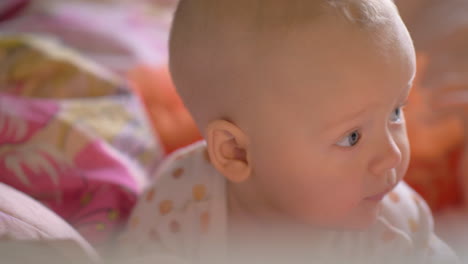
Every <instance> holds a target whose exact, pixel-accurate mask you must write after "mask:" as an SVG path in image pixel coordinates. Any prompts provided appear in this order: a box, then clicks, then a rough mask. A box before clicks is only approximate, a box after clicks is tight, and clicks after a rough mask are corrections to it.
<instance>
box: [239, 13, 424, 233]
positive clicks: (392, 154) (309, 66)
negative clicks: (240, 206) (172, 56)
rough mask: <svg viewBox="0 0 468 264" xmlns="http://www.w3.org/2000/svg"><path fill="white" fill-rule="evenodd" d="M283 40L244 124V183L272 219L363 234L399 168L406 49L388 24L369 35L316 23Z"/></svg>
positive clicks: (408, 75) (402, 31) (406, 41)
mask: <svg viewBox="0 0 468 264" xmlns="http://www.w3.org/2000/svg"><path fill="white" fill-rule="evenodd" d="M308 30H309V34H307V31H308ZM310 36H315V37H310ZM291 38H292V39H293V41H292V42H288V46H285V47H284V50H283V52H279V53H278V54H276V55H275V56H274V61H271V63H269V65H270V66H267V69H266V70H267V71H269V74H265V75H264V76H268V77H269V78H271V80H269V82H270V83H271V85H272V87H273V88H271V90H272V91H273V92H272V93H271V94H265V95H264V97H263V100H262V103H260V104H259V105H258V109H257V110H258V111H257V114H256V115H255V116H253V117H252V119H251V120H250V122H249V131H248V133H249V136H250V137H251V160H252V164H253V171H254V172H253V177H252V180H251V181H252V184H255V186H256V188H257V190H258V193H259V194H262V195H264V197H265V200H266V201H268V202H267V203H268V206H270V207H271V208H273V209H274V210H276V211H277V213H278V214H280V215H287V216H290V217H292V218H294V219H295V220H298V221H300V222H303V223H305V224H311V225H315V226H322V227H331V228H365V227H367V226H369V225H370V224H371V223H372V222H373V221H374V220H375V218H376V215H377V214H378V211H379V204H380V202H381V200H382V199H383V197H384V195H385V194H387V193H388V192H390V191H391V190H392V189H393V188H394V187H395V185H396V184H397V183H398V182H399V181H400V180H401V179H402V178H403V176H404V174H405V172H406V170H407V166H408V162H409V144H408V140H407V134H406V125H405V117H404V113H403V109H402V107H403V106H404V105H405V102H406V100H407V96H408V93H409V90H410V87H411V82H412V79H413V76H414V72H415V59H414V50H413V46H412V42H411V40H410V37H409V35H408V33H407V31H406V28H405V27H404V25H403V24H402V22H401V21H400V20H399V19H398V18H397V17H395V21H393V22H391V23H390V25H387V26H382V27H380V28H379V29H375V30H374V31H366V30H363V29H359V28H357V27H356V26H353V25H348V24H343V25H340V26H338V27H333V28H331V27H325V26H318V27H314V28H310V29H305V30H304V32H301V33H300V34H297V35H295V36H293V37H291ZM311 47H316V48H313V49H312V48H311Z"/></svg>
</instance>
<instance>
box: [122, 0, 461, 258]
mask: <svg viewBox="0 0 468 264" xmlns="http://www.w3.org/2000/svg"><path fill="white" fill-rule="evenodd" d="M170 68H171V72H172V75H173V78H174V82H175V84H176V87H177V89H178V91H179V93H180V95H181V97H182V99H183V101H184V103H185V104H186V106H187V108H188V109H189V110H190V112H191V113H192V115H193V117H194V119H195V121H196V122H197V125H198V126H199V128H200V130H201V131H202V132H203V136H204V138H205V141H204V142H200V143H196V144H195V145H192V146H189V147H187V148H185V149H182V150H180V151H178V152H176V153H174V155H172V156H171V157H170V158H169V159H168V160H167V161H166V163H165V164H164V165H163V166H162V167H161V168H160V170H159V172H158V174H157V175H156V178H155V182H154V183H153V185H152V186H150V188H149V189H148V190H147V191H146V193H145V194H144V196H142V198H141V200H140V202H139V204H138V205H137V207H136V208H135V211H134V213H133V216H132V218H131V220H130V224H129V227H128V230H127V232H126V234H125V235H124V237H123V238H122V239H123V240H124V241H127V242H128V243H129V244H132V245H136V247H137V248H138V249H139V250H140V251H138V252H140V253H141V252H148V251H149V252H158V254H172V255H176V256H179V257H181V258H184V259H186V260H188V261H192V262H197V263H201V262H204V263H206V262H210V261H211V262H213V263H226V262H229V261H232V262H233V263H240V262H241V261H247V262H252V263H257V262H258V263H263V262H265V261H270V262H274V261H277V262H278V263H284V262H286V261H293V262H295V263H302V262H304V263H329V262H332V263H335V262H338V263H343V262H345V263H387V262H388V263H393V262H398V261H401V260H402V259H404V260H405V262H403V263H456V262H457V259H456V257H455V256H454V255H453V253H452V251H451V250H450V249H449V248H448V247H447V246H446V245H445V244H444V243H443V242H442V241H441V240H440V239H438V238H437V236H436V235H435V234H434V231H433V220H432V216H431V213H430V211H429V209H428V207H427V205H426V203H425V202H424V201H423V200H422V199H421V198H420V197H419V196H418V195H417V194H416V193H415V192H414V191H412V190H411V189H410V188H409V187H408V186H407V185H406V184H405V183H404V182H402V178H403V176H404V175H405V172H406V169H407V166H408V161H409V144H408V140H407V136H406V127H405V118H404V113H403V107H404V105H405V102H406V100H407V96H408V93H409V91H410V88H411V85H412V80H413V77H414V74H415V54H414V49H413V44H412V41H411V38H410V36H409V34H408V32H407V30H406V28H405V26H404V24H403V22H402V21H401V19H400V17H399V15H398V11H397V9H396V7H395V6H394V4H393V2H392V1H391V0H341V1H340V0H336V1H333V0H328V1H327V0H322V1H319V0H307V1H306V0H287V1H286V0H268V1H261V0H236V1H231V0H182V1H181V2H180V4H179V7H178V10H177V12H176V14H175V18H174V23H173V28H172V33H171V39H170ZM146 250H147V251H146ZM399 263H401V262H399Z"/></svg>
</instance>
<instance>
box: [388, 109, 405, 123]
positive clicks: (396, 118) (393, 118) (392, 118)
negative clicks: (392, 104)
mask: <svg viewBox="0 0 468 264" xmlns="http://www.w3.org/2000/svg"><path fill="white" fill-rule="evenodd" d="M402 111H403V109H402V107H398V108H395V110H393V112H392V115H391V116H390V121H392V122H395V123H397V122H400V121H401V114H402Z"/></svg>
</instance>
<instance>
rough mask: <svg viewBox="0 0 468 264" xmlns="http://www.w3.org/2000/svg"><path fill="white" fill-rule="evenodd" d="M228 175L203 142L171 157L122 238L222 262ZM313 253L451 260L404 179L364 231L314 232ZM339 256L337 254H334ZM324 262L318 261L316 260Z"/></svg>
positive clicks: (329, 257) (378, 259)
mask: <svg viewBox="0 0 468 264" xmlns="http://www.w3.org/2000/svg"><path fill="white" fill-rule="evenodd" d="M225 186H226V184H225V179H224V177H222V176H221V175H220V174H219V173H218V172H217V171H216V170H215V169H214V167H213V166H212V165H211V163H210V162H209V159H208V155H207V152H206V146H205V143H204V142H199V143H196V144H194V145H191V146H189V147H187V148H185V149H182V150H180V151H178V152H176V153H175V154H174V155H172V156H171V157H170V158H169V159H168V160H167V161H166V162H165V163H164V164H163V165H162V167H161V168H160V170H159V172H158V173H157V175H156V180H155V182H154V183H153V184H152V185H151V186H150V188H149V189H148V190H147V191H146V192H145V193H144V195H143V196H142V197H141V198H140V200H139V202H138V204H137V206H136V208H135V210H134V212H133V213H132V217H131V220H130V223H129V226H128V229H127V231H126V233H125V235H124V236H123V237H122V243H123V244H124V245H131V246H132V247H134V248H136V250H138V252H146V251H150V252H155V251H156V252H161V254H175V255H177V256H182V257H185V258H186V259H188V260H191V261H195V262H198V263H204V262H206V261H213V263H224V262H225V260H226V257H227V254H232V253H228V251H227V246H226V243H227V240H228V238H227V236H226V234H227V222H228V219H227V202H226V189H225ZM314 234H315V235H314V236H313V237H311V238H310V239H311V240H310V242H311V244H312V243H315V245H320V246H318V247H311V249H310V252H313V253H311V257H313V258H314V259H316V260H317V259H320V260H322V261H325V262H324V263H327V262H326V261H331V262H332V263H333V258H334V257H337V258H338V259H339V258H341V257H343V258H346V259H347V261H348V262H347V263H350V262H349V261H351V263H354V262H352V261H353V260H354V261H355V262H356V263H387V262H388V263H393V262H392V261H398V260H401V257H405V256H407V257H409V256H411V257H413V258H415V259H413V260H412V261H415V262H411V263H456V262H457V259H456V257H455V255H454V254H453V252H452V251H451V249H449V248H448V247H447V246H446V245H445V244H444V243H443V242H442V241H441V240H440V239H438V238H437V236H436V235H435V234H434V231H433V219H432V216H431V213H430V210H429V208H428V207H427V205H426V203H425V202H424V201H423V200H422V199H421V198H420V197H419V196H418V195H417V194H416V193H415V192H414V191H413V190H411V189H410V187H408V186H407V185H406V184H405V183H404V182H402V183H401V184H399V185H398V186H397V188H396V189H395V190H393V192H392V193H390V194H389V195H387V197H385V198H384V200H383V201H382V211H381V214H380V216H379V217H378V219H377V221H376V223H375V224H374V225H373V226H372V227H371V228H370V229H368V230H366V231H364V232H359V231H356V232H353V231H346V232H344V231H343V232H339V231H325V230H317V232H316V233H314ZM335 260H336V259H335ZM321 263H322V262H321Z"/></svg>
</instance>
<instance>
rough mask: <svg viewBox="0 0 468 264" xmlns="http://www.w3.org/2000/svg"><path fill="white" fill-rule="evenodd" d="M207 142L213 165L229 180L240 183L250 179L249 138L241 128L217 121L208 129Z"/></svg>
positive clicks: (223, 121)
mask: <svg viewBox="0 0 468 264" xmlns="http://www.w3.org/2000/svg"><path fill="white" fill-rule="evenodd" d="M206 141H207V148H208V153H209V155H210V161H211V163H212V164H213V166H214V167H215V168H216V169H217V170H218V171H219V172H220V173H221V174H223V175H224V176H225V177H226V178H227V179H228V180H230V181H232V182H236V183H239V182H243V181H245V180H247V179H248V178H249V177H250V174H251V171H252V168H251V164H250V161H249V159H248V157H249V153H248V144H247V143H248V142H247V141H248V138H247V135H246V134H245V133H244V132H243V131H242V130H241V129H240V128H239V127H237V126H236V125H234V124H233V123H231V122H228V121H225V120H215V121H213V122H211V123H210V124H209V125H208V126H207V128H206Z"/></svg>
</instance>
